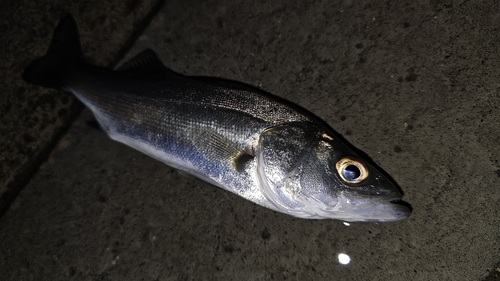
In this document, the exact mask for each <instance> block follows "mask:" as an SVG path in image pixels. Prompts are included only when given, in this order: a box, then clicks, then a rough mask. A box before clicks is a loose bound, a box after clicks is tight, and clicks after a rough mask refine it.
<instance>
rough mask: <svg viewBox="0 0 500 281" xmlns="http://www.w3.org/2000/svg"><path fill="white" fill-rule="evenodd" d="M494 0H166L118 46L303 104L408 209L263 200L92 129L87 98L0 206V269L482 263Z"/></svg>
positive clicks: (490, 221) (305, 273)
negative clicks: (310, 214)
mask: <svg viewBox="0 0 500 281" xmlns="http://www.w3.org/2000/svg"><path fill="white" fill-rule="evenodd" d="M499 8H500V3H498V2H496V1H443V2H440V1H375V0H371V1H362V2H361V1H360V2H357V1H331V0H328V1H326V0H325V1H303V0H301V1H204V2H202V3H200V1H169V2H167V3H166V4H165V5H164V7H163V8H162V10H161V11H160V12H159V13H158V14H157V16H156V17H155V18H154V19H153V21H152V23H151V25H150V26H149V28H148V29H147V30H146V31H145V33H144V34H143V35H142V36H140V37H139V40H138V41H137V43H136V46H134V48H133V49H132V51H131V53H130V54H128V55H127V57H128V58H130V57H131V56H133V55H134V54H136V53H138V52H140V51H141V50H142V49H144V48H146V47H151V48H153V49H154V50H155V51H157V53H158V54H159V56H160V58H161V59H162V60H163V61H164V62H165V64H166V65H167V66H169V67H171V68H172V69H174V70H176V71H178V72H181V73H184V74H189V75H208V76H217V77H224V78H228V79H233V80H237V81H242V82H246V83H249V84H252V85H255V86H258V87H260V88H262V89H264V90H266V91H268V92H270V93H273V94H276V95H279V96H281V97H284V98H286V99H288V100H290V101H292V102H295V103H297V104H299V105H301V106H303V107H305V108H307V109H309V110H310V111H312V112H314V113H316V114H317V115H318V116H319V117H321V118H323V119H324V120H325V121H326V122H327V123H329V124H330V125H332V127H333V128H334V129H336V130H337V131H338V132H339V133H341V134H342V135H343V136H345V137H346V139H347V140H349V141H350V142H351V143H352V144H353V145H355V146H356V147H358V148H360V149H361V150H363V151H364V152H366V153H367V154H368V155H370V156H371V157H372V158H373V160H374V161H376V162H377V163H378V164H380V166H381V167H383V168H384V169H385V170H386V171H387V172H388V173H389V174H390V175H392V177H393V178H394V179H395V180H396V181H397V182H398V183H399V185H400V186H401V187H402V189H403V190H404V191H405V200H406V201H408V202H410V203H411V204H412V206H413V208H414V210H413V214H412V216H410V218H409V219H407V220H405V221H402V222H396V223H385V224H384V223H353V224H351V226H345V225H344V224H343V223H342V222H340V221H333V220H303V219H296V218H292V217H290V216H286V215H284V214H280V213H276V212H273V211H270V210H267V209H265V208H262V207H259V206H257V205H255V204H253V203H250V202H248V201H245V200H244V199H242V198H239V197H237V196H235V195H233V194H231V193H229V192H226V191H223V190H221V189H218V188H216V187H213V186H210V185H208V184H205V183H203V182H200V181H198V180H195V179H191V178H187V177H184V176H181V175H180V174H178V173H177V172H175V170H173V169H171V168H169V167H167V166H165V165H163V164H162V163H159V162H157V161H155V160H153V159H150V158H148V157H147V156H145V155H142V154H140V153H138V152H136V151H134V150H132V149H129V148H127V147H125V146H124V145H121V144H117V143H115V142H113V141H111V140H109V139H107V138H106V137H105V136H102V135H99V134H98V133H95V132H93V131H92V129H91V128H89V127H88V126H87V124H86V121H87V120H90V119H91V114H90V113H89V111H87V110H86V111H85V112H84V114H83V115H81V116H80V118H79V119H78V120H77V121H76V122H75V123H74V125H73V126H72V127H71V128H70V129H69V131H68V132H67V134H66V135H64V136H63V137H62V139H61V140H60V141H59V143H58V144H57V146H56V148H55V149H54V151H53V152H52V154H51V156H50V158H49V159H48V160H47V161H46V162H45V163H44V164H43V165H42V167H41V168H40V170H39V171H38V172H37V173H36V175H35V176H34V177H33V178H32V179H31V181H30V183H29V184H28V185H27V186H26V188H25V189H24V190H23V191H22V192H21V193H20V195H19V197H18V198H17V199H16V200H15V202H14V203H13V204H12V206H11V209H10V210H8V211H7V213H6V214H5V215H4V216H3V217H1V218H0V268H1V269H2V270H1V271H0V280H285V279H287V280H313V279H314V280H485V278H488V277H487V276H490V277H489V278H490V280H493V279H494V278H495V277H494V274H495V273H494V271H495V269H497V268H498V261H500V226H499V223H500V221H499V211H500V205H499V202H500V200H499V199H500V187H499V179H500V163H499V162H498V159H499V156H500V149H499V145H498V143H499V136H500V126H499V125H500V121H499V113H498V110H499V106H500V98H499V97H498V92H499V89H500V80H499V77H500V70H499V67H498V65H499V58H500V57H499V54H500V53H499V48H498V45H499V43H500V36H499V32H498V31H499V27H500V18H499V17H500V10H499ZM79 24H80V26H84V24H85V23H80V22H79ZM82 36H85V32H82ZM82 41H83V42H84V44H85V43H87V42H88V41H87V39H83V40H82ZM96 52H97V50H96ZM33 89H34V88H33ZM46 110H47V111H49V112H50V111H51V109H50V108H47V109H46ZM339 253H345V254H348V255H349V256H350V257H351V262H350V263H349V264H348V265H341V264H339V262H338V259H337V256H338V254H339Z"/></svg>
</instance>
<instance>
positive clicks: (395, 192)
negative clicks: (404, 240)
mask: <svg viewBox="0 0 500 281" xmlns="http://www.w3.org/2000/svg"><path fill="white" fill-rule="evenodd" d="M256 154H257V169H258V179H259V183H260V188H261V190H262V193H263V194H264V196H265V197H266V199H267V200H268V201H270V202H271V203H272V204H273V206H274V207H275V209H276V210H277V211H280V212H283V213H286V214H289V215H292V216H295V217H300V218H316V219H339V220H344V221H350V222H352V221H376V222H385V221H397V220H401V219H405V218H407V217H408V216H409V215H410V213H411V207H410V206H409V204H407V203H405V202H403V201H401V199H402V196H403V195H402V192H401V190H400V189H399V188H398V186H397V185H396V184H395V183H394V182H393V181H392V180H391V179H390V178H389V177H388V176H385V175H384V173H382V172H380V171H379V170H378V169H376V168H375V167H374V165H371V164H369V163H368V162H367V161H365V160H364V159H362V158H361V157H359V156H358V155H357V154H356V153H355V152H354V151H353V150H352V149H350V148H349V146H348V145H346V144H345V143H344V142H343V141H342V140H340V138H339V137H337V136H336V135H334V133H333V132H331V131H328V130H325V129H323V128H317V127H315V126H313V125H311V124H310V123H293V124H286V125H279V126H275V127H272V128H269V129H267V130H265V131H264V132H263V133H262V134H261V135H260V138H259V143H258V146H257V150H256Z"/></svg>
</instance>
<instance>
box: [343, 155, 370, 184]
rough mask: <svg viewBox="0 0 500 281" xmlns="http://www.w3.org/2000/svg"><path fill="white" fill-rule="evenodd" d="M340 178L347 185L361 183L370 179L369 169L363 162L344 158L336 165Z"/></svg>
mask: <svg viewBox="0 0 500 281" xmlns="http://www.w3.org/2000/svg"><path fill="white" fill-rule="evenodd" d="M335 166H336V168H337V172H338V174H339V175H340V178H341V179H342V180H343V181H344V182H346V183H360V182H361V181H363V180H364V179H366V177H368V169H366V166H365V164H363V162H361V161H359V160H357V159H354V158H351V157H344V158H342V159H340V160H339V161H338V162H337V164H336V165H335Z"/></svg>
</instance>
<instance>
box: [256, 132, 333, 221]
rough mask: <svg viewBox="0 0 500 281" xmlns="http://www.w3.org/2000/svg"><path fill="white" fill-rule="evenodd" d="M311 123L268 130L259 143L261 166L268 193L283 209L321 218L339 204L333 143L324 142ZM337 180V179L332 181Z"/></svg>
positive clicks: (259, 161) (263, 188) (259, 165)
mask: <svg viewBox="0 0 500 281" xmlns="http://www.w3.org/2000/svg"><path fill="white" fill-rule="evenodd" d="M322 143H323V141H322V140H321V139H320V137H318V134H317V131H316V130H313V129H311V124H310V123H291V124H286V125H280V126H276V127H272V128H269V129H267V130H265V131H264V132H263V133H262V134H261V135H260V138H259V143H258V146H257V156H258V157H257V167H258V177H259V181H260V186H261V189H262V192H263V194H264V196H265V197H266V198H267V199H268V200H269V201H270V202H272V203H273V204H274V205H275V206H276V207H277V208H278V209H279V210H281V211H282V212H285V213H288V214H291V215H293V216H296V217H303V218H315V217H316V218H319V217H321V214H323V213H324V212H325V211H326V209H329V208H333V207H334V206H335V205H336V204H337V199H336V195H335V191H334V189H333V188H331V186H332V184H333V185H334V184H335V175H334V171H331V170H330V169H329V166H330V163H331V162H332V161H333V157H332V151H331V147H329V146H326V145H323V144H322ZM332 181H333V182H332Z"/></svg>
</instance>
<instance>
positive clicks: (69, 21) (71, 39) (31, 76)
mask: <svg viewBox="0 0 500 281" xmlns="http://www.w3.org/2000/svg"><path fill="white" fill-rule="evenodd" d="M83 62H84V59H83V52H82V46H81V44H80V35H79V34H78V27H77V26H76V22H75V20H74V19H73V16H72V15H71V14H68V15H66V16H65V17H64V18H63V19H61V21H60V22H59V25H58V26H57V27H56V29H55V30H54V35H53V37H52V42H51V43H50V47H49V50H48V51H47V54H46V55H45V56H43V57H41V58H39V59H36V60H34V61H33V62H31V63H30V65H29V66H28V67H27V68H26V69H25V71H24V73H23V78H24V80H26V82H28V83H31V84H35V85H39V86H44V87H49V88H55V89H60V88H61V87H62V86H63V83H64V80H65V73H66V72H67V70H68V69H69V68H71V67H73V66H75V65H77V64H80V63H83Z"/></svg>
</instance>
